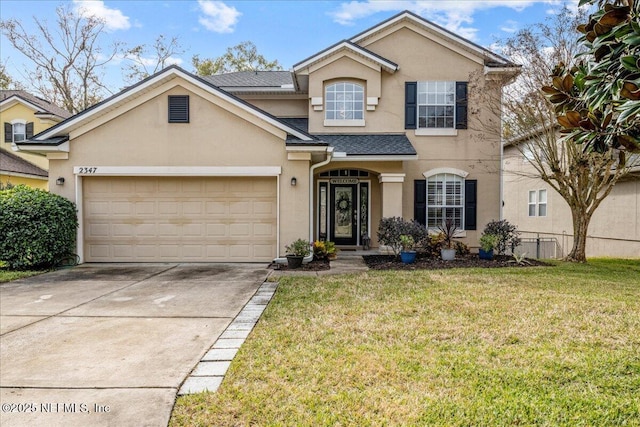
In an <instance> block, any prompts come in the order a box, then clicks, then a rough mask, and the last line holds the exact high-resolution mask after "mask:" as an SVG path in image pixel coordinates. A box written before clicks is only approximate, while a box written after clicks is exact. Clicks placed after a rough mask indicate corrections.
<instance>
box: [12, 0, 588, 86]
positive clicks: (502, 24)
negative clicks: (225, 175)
mask: <svg viewBox="0 0 640 427" xmlns="http://www.w3.org/2000/svg"><path fill="white" fill-rule="evenodd" d="M69 3H71V5H72V7H74V8H79V9H81V10H85V11H88V12H89V13H93V14H96V15H98V16H101V17H104V18H105V20H106V21H107V34H106V37H105V42H107V41H121V42H126V43H127V44H129V45H138V44H151V43H153V41H154V39H155V38H156V37H157V36H158V35H160V34H163V35H165V36H166V37H168V38H171V37H174V36H175V37H178V38H179V40H180V43H181V45H182V47H183V49H184V50H185V52H184V53H183V54H182V55H180V56H179V57H176V58H173V62H174V63H177V64H179V65H181V66H182V67H184V68H185V69H187V70H188V71H192V66H191V58H192V56H193V55H194V54H198V55H199V56H200V57H201V58H213V57H217V56H220V55H221V54H223V53H224V52H225V51H226V48H227V47H230V46H234V45H237V44H238V43H240V42H242V41H245V40H251V41H252V42H254V43H255V44H256V46H257V47H258V51H259V52H260V53H262V54H263V55H264V56H265V57H266V58H267V59H270V60H273V59H277V60H278V61H279V62H280V64H281V65H282V66H283V67H284V68H285V69H289V68H290V67H291V66H292V65H293V64H295V63H296V62H298V61H300V60H302V59H305V58H306V57H308V56H310V55H313V54H314V53H316V52H318V51H320V50H322V49H324V48H326V47H328V46H330V45H332V44H334V43H336V42H338V41H340V40H342V39H346V38H350V37H352V36H354V35H355V34H358V33H359V32H361V31H363V30H365V29H367V28H369V27H371V26H373V25H375V24H377V23H379V22H381V21H383V20H385V19H387V18H389V17H391V16H393V15H395V14H396V13H398V12H401V11H402V10H411V11H413V12H415V13H417V14H419V15H421V16H423V17H425V18H427V19H429V20H431V21H433V22H435V23H436V24H439V25H441V26H443V27H445V28H447V29H449V30H451V31H453V32H455V33H457V34H459V35H461V36H463V37H466V38H468V39H469V40H472V41H473V42H475V43H477V44H480V45H482V46H485V47H490V48H494V49H497V46H496V41H497V40H499V39H501V38H505V37H508V36H509V35H510V34H512V33H513V32H514V31H516V30H517V29H519V28H522V27H525V26H527V25H529V24H531V23H534V22H542V21H543V20H544V19H545V18H546V17H548V16H549V15H550V14H553V13H554V11H557V10H559V9H560V8H561V7H562V6H563V4H566V5H568V6H569V7H570V8H576V7H577V3H578V0H572V1H561V0H458V1H449V0H431V1H376V0H368V1H363V0H355V1H346V2H345V1H213V0H199V1H196V0H180V1H175V0H174V1H151V0H146V1H137V0H133V1H110V0H104V1H103V0H95V1H86V0H72V1H70V2H69ZM60 4H61V2H59V1H51V0H39V1H29V0H19V1H18V0H2V4H1V5H0V17H1V18H2V19H3V20H6V19H9V18H16V19H20V20H21V21H22V23H23V25H24V26H25V28H27V29H32V28H33V27H34V24H33V16H36V17H37V18H38V19H40V20H46V21H48V22H50V23H52V24H53V23H54V21H55V8H56V6H58V5H60ZM0 59H1V60H2V63H3V64H5V66H6V67H7V71H8V72H9V74H10V75H12V76H14V77H17V76H16V73H18V74H19V72H20V71H19V70H23V69H25V67H27V66H28V61H27V60H25V58H23V57H22V56H21V54H20V53H19V52H17V51H15V50H13V48H11V46H10V45H9V42H8V41H7V39H6V38H5V37H4V36H2V37H1V41H0ZM121 65H122V64H121V63H118V62H117V61H116V62H114V63H112V64H111V65H110V66H109V69H108V72H107V79H108V80H109V81H112V82H113V84H115V85H119V86H121V81H122V74H121V71H120V69H121Z"/></svg>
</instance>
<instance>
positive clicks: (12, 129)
mask: <svg viewBox="0 0 640 427" xmlns="http://www.w3.org/2000/svg"><path fill="white" fill-rule="evenodd" d="M32 136H33V122H29V123H26V122H24V121H22V120H14V121H13V122H11V123H7V122H5V124H4V142H19V141H24V140H26V139H29V138H31V137H32Z"/></svg>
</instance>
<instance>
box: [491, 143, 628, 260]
mask: <svg viewBox="0 0 640 427" xmlns="http://www.w3.org/2000/svg"><path fill="white" fill-rule="evenodd" d="M504 159H505V160H504V168H505V173H504V202H505V204H504V217H505V219H507V220H508V221H509V222H511V223H513V224H515V225H517V226H518V229H519V230H521V231H522V232H523V237H535V236H536V235H537V234H540V236H541V237H555V238H556V239H557V240H558V244H559V246H560V249H561V250H562V251H561V253H560V254H559V255H560V256H563V255H566V254H567V253H568V252H569V251H570V250H571V245H572V243H573V238H572V234H573V225H572V221H571V210H570V209H569V206H568V205H567V203H566V202H565V200H564V199H563V198H562V197H561V196H560V195H559V194H558V193H557V192H556V191H554V190H553V189H552V188H551V187H550V186H549V185H548V184H546V183H544V182H543V181H542V180H540V179H535V178H530V177H528V176H524V175H523V173H524V172H527V173H530V172H531V166H530V165H529V164H527V163H526V162H525V161H523V159H522V156H521V154H520V152H519V151H518V150H517V149H516V148H515V147H507V148H505V155H504ZM541 189H546V190H547V216H546V217H537V216H536V217H529V212H528V197H529V191H531V190H541ZM588 236H589V237H588V241H587V256H588V257H602V256H605V257H609V256H611V257H640V179H637V178H636V179H629V180H626V181H621V182H618V184H616V186H615V187H614V188H613V190H612V192H611V194H610V195H609V196H608V197H607V198H606V199H605V200H604V201H603V202H602V204H601V205H600V206H599V207H598V209H597V210H596V212H595V213H594V215H593V217H592V219H591V224H590V225H589V232H588Z"/></svg>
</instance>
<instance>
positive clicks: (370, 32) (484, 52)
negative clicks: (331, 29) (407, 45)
mask: <svg viewBox="0 0 640 427" xmlns="http://www.w3.org/2000/svg"><path fill="white" fill-rule="evenodd" d="M403 21H409V22H412V23H414V24H416V25H419V26H421V27H422V28H424V29H426V30H427V31H429V32H432V33H435V34H438V35H439V36H440V37H444V38H446V39H448V40H450V41H451V42H453V43H455V44H457V45H458V46H461V47H462V48H464V49H465V50H467V51H470V52H472V53H474V54H476V55H477V56H479V57H481V58H483V59H484V61H485V65H486V66H487V67H518V65H517V64H515V63H513V62H511V61H510V60H508V59H506V58H504V57H502V56H500V55H498V54H497V53H494V52H492V51H490V50H489V49H487V48H484V47H482V46H480V45H478V44H476V43H474V42H472V41H470V40H468V39H466V38H464V37H461V36H459V35H457V34H455V33H454V32H452V31H450V30H448V29H446V28H444V27H442V26H440V25H438V24H436V23H435V22H432V21H430V20H428V19H426V18H424V17H422V16H420V15H418V14H416V13H414V12H411V11H410V10H404V11H402V12H400V13H398V14H396V15H394V16H392V17H390V18H388V19H386V20H384V21H382V22H381V23H379V24H376V25H374V26H373V27H370V28H368V29H366V30H364V31H362V32H360V33H358V34H356V35H355V36H353V37H352V38H351V39H349V41H351V42H352V43H356V44H360V43H362V42H363V41H364V40H366V39H368V38H370V37H372V36H374V35H375V34H378V33H380V32H381V31H383V30H385V29H386V28H389V27H391V26H393V25H396V24H397V23H399V22H403Z"/></svg>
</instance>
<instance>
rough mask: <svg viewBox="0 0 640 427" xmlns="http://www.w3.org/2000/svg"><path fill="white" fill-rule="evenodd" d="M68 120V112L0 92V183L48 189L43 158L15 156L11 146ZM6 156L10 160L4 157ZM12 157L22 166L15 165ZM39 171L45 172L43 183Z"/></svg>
mask: <svg viewBox="0 0 640 427" xmlns="http://www.w3.org/2000/svg"><path fill="white" fill-rule="evenodd" d="M70 116H71V113H69V112H68V111H65V110H64V109H62V108H60V107H58V106H56V105H54V104H51V103H50V102H48V101H45V100H44V99H41V98H38V97H36V96H33V95H31V94H30V93H28V92H26V91H24V90H0V122H2V127H3V130H4V134H3V137H2V143H0V150H1V151H0V182H2V183H3V184H7V182H10V183H11V184H14V185H17V184H26V185H29V186H31V187H37V188H44V189H46V188H48V182H47V180H46V171H47V169H48V168H49V161H48V160H47V158H46V157H45V156H44V155H42V154H37V153H29V152H25V151H18V152H16V151H15V150H14V149H13V148H14V146H12V144H14V143H16V142H21V141H24V140H26V139H29V138H31V137H33V135H35V134H37V133H40V132H42V131H44V130H46V129H48V128H50V127H51V126H53V125H55V124H57V123H60V122H61V121H63V120H64V119H66V118H68V117H70ZM9 152H13V153H14V156H10V155H9V154H7V153H9ZM15 156H17V157H19V158H20V159H22V160H23V162H19V161H17V160H16V159H15ZM25 162H26V163H30V164H31V165H32V166H33V167H31V166H29V165H27V164H26V163H25ZM42 171H44V172H45V175H44V177H45V179H44V181H43V176H42V175H41V173H42Z"/></svg>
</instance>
